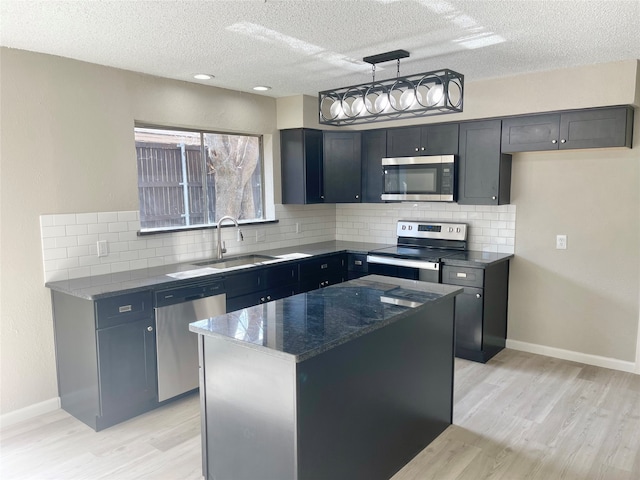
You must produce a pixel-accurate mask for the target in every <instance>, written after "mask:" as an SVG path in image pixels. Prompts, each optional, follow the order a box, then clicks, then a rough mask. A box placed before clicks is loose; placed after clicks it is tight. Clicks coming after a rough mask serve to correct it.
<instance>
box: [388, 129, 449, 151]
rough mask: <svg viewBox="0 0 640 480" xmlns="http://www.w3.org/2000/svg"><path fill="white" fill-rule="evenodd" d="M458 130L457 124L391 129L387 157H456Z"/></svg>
mask: <svg viewBox="0 0 640 480" xmlns="http://www.w3.org/2000/svg"><path fill="white" fill-rule="evenodd" d="M458 128H459V126H458V124H457V123H443V124H434V125H425V126H421V127H402V128H391V129H389V130H387V156H388V157H413V156H419V155H455V154H457V153H458V148H459V147H458Z"/></svg>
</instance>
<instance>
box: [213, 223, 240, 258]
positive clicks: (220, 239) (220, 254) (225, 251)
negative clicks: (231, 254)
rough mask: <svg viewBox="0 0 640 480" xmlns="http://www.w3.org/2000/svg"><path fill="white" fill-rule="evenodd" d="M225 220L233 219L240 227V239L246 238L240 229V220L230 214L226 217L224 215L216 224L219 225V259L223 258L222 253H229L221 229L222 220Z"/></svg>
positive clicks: (217, 253)
mask: <svg viewBox="0 0 640 480" xmlns="http://www.w3.org/2000/svg"><path fill="white" fill-rule="evenodd" d="M225 220H231V221H232V222H233V224H234V225H235V226H236V227H237V228H238V241H239V242H241V241H242V240H244V237H243V236H242V232H241V231H240V226H239V225H238V221H237V220H236V219H235V218H233V217H231V216H229V215H225V216H224V217H222V218H221V219H220V220H218V223H217V224H216V225H217V227H218V249H217V250H216V258H217V259H222V254H223V253H227V249H226V248H225V246H224V242H223V241H222V230H221V229H220V225H222V222H223V221H225Z"/></svg>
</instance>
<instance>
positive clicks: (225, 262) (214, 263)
mask: <svg viewBox="0 0 640 480" xmlns="http://www.w3.org/2000/svg"><path fill="white" fill-rule="evenodd" d="M267 260H277V257H270V256H268V255H241V256H238V257H228V258H221V259H219V260H217V259H216V260H205V261H203V262H195V263H194V265H198V266H199V267H210V268H219V269H223V268H232V267H243V266H251V265H256V264H259V263H262V262H266V261H267Z"/></svg>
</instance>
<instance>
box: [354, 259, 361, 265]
mask: <svg viewBox="0 0 640 480" xmlns="http://www.w3.org/2000/svg"><path fill="white" fill-rule="evenodd" d="M353 263H354V264H355V265H358V266H360V265H362V260H356V261H355V262H353Z"/></svg>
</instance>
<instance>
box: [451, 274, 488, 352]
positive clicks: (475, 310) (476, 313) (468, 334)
mask: <svg viewBox="0 0 640 480" xmlns="http://www.w3.org/2000/svg"><path fill="white" fill-rule="evenodd" d="M483 301H484V300H483V290H482V289H481V288H473V287H466V288H465V289H464V292H463V293H461V294H459V295H458V296H457V297H456V314H455V318H456V350H458V348H463V349H468V350H475V351H480V350H482V320H483V319H482V312H483Z"/></svg>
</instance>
